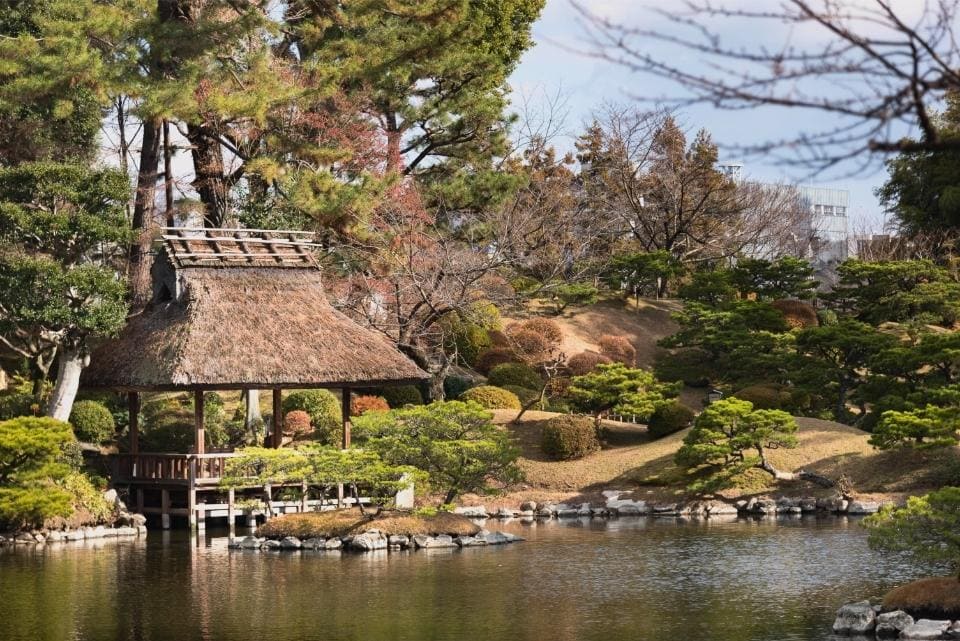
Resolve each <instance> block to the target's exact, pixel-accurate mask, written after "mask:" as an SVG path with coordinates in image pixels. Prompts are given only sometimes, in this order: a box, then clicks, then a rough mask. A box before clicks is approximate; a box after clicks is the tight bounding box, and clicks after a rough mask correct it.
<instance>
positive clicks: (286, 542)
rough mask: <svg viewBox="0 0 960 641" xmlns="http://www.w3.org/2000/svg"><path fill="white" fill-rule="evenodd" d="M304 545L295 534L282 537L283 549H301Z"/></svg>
mask: <svg viewBox="0 0 960 641" xmlns="http://www.w3.org/2000/svg"><path fill="white" fill-rule="evenodd" d="M302 547H303V543H301V542H300V539H298V538H297V537H295V536H285V537H284V538H282V539H280V548H281V549H283V550H299V549H300V548H302Z"/></svg>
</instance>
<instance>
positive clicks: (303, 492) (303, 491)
mask: <svg viewBox="0 0 960 641" xmlns="http://www.w3.org/2000/svg"><path fill="white" fill-rule="evenodd" d="M300 511H301V512H306V511H307V482H306V481H301V482H300Z"/></svg>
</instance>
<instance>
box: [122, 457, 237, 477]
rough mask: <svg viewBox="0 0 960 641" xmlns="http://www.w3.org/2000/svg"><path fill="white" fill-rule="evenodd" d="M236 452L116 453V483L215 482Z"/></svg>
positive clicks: (221, 475)
mask: <svg viewBox="0 0 960 641" xmlns="http://www.w3.org/2000/svg"><path fill="white" fill-rule="evenodd" d="M234 456H236V454H235V453H233V452H217V453H213V454H157V453H144V454H116V455H114V456H113V457H112V468H113V469H112V473H113V480H114V482H117V481H119V482H124V481H145V482H151V481H152V482H155V483H186V484H191V483H196V484H201V485H210V484H215V483H218V482H219V481H220V479H221V478H222V477H223V473H224V470H225V468H226V464H227V459H230V458H233V457H234Z"/></svg>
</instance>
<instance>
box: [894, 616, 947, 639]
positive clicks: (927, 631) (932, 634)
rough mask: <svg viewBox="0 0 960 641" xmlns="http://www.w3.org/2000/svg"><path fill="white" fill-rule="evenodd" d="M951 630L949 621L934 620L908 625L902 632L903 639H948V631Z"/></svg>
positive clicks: (921, 620) (922, 620) (924, 620)
mask: <svg viewBox="0 0 960 641" xmlns="http://www.w3.org/2000/svg"><path fill="white" fill-rule="evenodd" d="M949 628H950V622H949V621H936V620H933V619H920V620H919V621H916V622H914V624H913V625H908V626H907V627H905V628H904V629H903V630H902V631H901V632H900V638H901V639H917V640H926V639H943V638H946V634H947V630H948V629H949Z"/></svg>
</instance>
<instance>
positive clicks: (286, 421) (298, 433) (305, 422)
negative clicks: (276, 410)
mask: <svg viewBox="0 0 960 641" xmlns="http://www.w3.org/2000/svg"><path fill="white" fill-rule="evenodd" d="M311 432H313V425H311V424H310V415H309V414H307V413H306V412H304V411H303V410H293V411H292V412H287V413H286V414H285V415H284V417H283V433H284V434H286V435H287V436H292V437H294V438H297V437H303V436H308V435H309V434H310V433H311Z"/></svg>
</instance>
